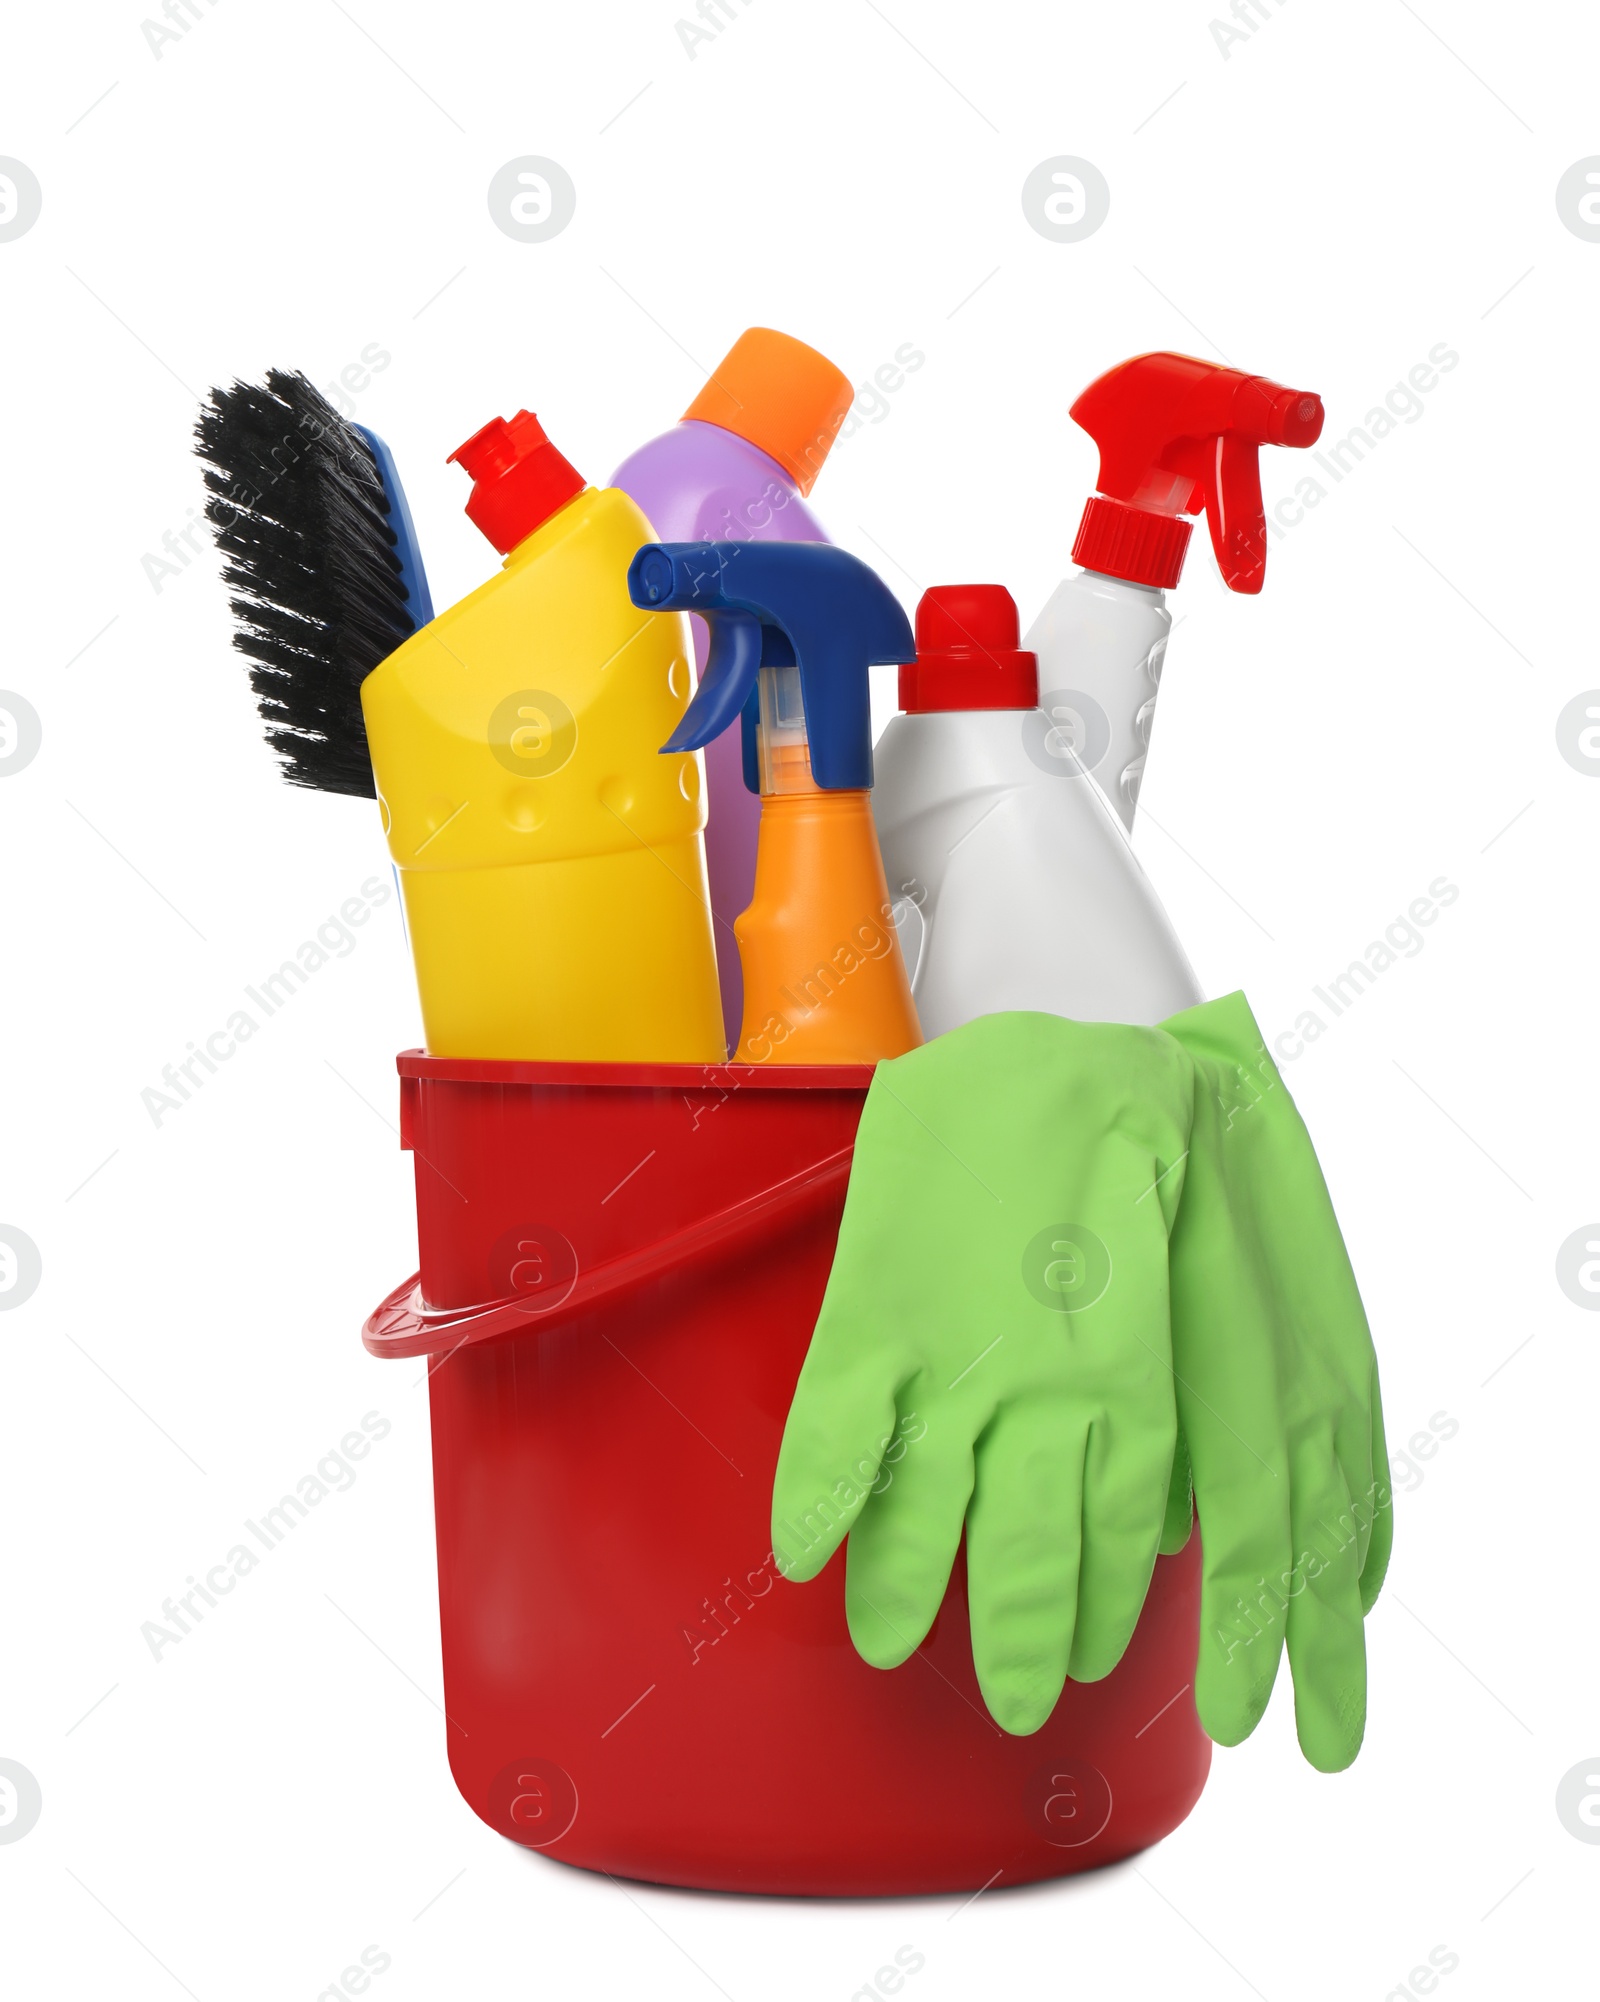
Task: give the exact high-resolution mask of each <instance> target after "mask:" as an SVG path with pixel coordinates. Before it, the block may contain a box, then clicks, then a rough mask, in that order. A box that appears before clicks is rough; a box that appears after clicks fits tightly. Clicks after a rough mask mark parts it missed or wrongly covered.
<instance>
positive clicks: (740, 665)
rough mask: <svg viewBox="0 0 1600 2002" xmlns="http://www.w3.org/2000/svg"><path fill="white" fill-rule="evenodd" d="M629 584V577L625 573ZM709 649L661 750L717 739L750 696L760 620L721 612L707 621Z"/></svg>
mask: <svg viewBox="0 0 1600 2002" xmlns="http://www.w3.org/2000/svg"><path fill="white" fill-rule="evenodd" d="M629 576H630V579H631V576H632V572H631V571H630V572H629ZM707 623H708V624H709V626H710V628H711V650H710V652H709V653H708V654H707V655H706V665H705V672H704V673H703V674H702V675H701V677H700V686H699V688H698V689H697V690H696V691H695V697H694V700H693V701H692V702H691V703H690V704H689V706H688V708H687V709H686V710H685V711H684V712H683V720H682V722H681V723H679V725H678V727H677V729H676V730H674V731H673V733H672V735H671V736H670V737H669V738H668V739H667V741H666V742H665V743H664V744H663V745H662V746H661V748H662V750H663V751H699V750H703V749H704V748H705V746H706V745H707V744H709V743H710V742H711V740H712V738H713V737H720V736H721V735H722V733H723V731H724V730H726V729H727V727H728V725H729V724H730V723H731V722H732V721H733V720H734V718H735V717H736V716H738V715H739V713H740V711H741V710H742V709H743V708H744V706H745V704H746V702H747V701H748V700H749V699H750V697H751V695H753V694H754V693H755V686H756V670H757V668H759V667H760V665H761V621H760V620H759V619H758V618H756V617H755V616H754V614H752V613H749V612H723V613H721V614H719V616H718V617H716V618H714V619H709V620H708V621H707Z"/></svg>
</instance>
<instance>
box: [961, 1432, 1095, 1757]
mask: <svg viewBox="0 0 1600 2002" xmlns="http://www.w3.org/2000/svg"><path fill="white" fill-rule="evenodd" d="M1086 1443H1087V1442H1086V1440H1085V1437H1084V1431H1083V1425H1082V1421H1081V1420H1079V1421H1078V1422H1077V1423H1076V1424H1074V1423H1073V1421H1072V1418H1071V1416H1070V1414H1068V1413H1065V1412H1063V1411H1062V1410H1061V1409H1060V1408H1059V1407H1055V1406H1052V1405H1049V1404H1025V1405H1015V1406H1013V1407H1012V1408H1011V1409H1009V1410H1007V1411H1003V1412H1002V1413H1001V1414H1000V1416H999V1417H998V1418H996V1419H995V1421H994V1423H993V1424H992V1425H990V1427H989V1428H988V1430H987V1431H986V1432H985V1433H984V1435H983V1438H982V1440H981V1442H980V1444H979V1447H978V1454H977V1485H976V1488H975V1490H974V1492H973V1497H972V1505H971V1507H970V1508H969V1509H968V1511H967V1606H968V1610H969V1613H970V1616H971V1621H972V1661H973V1666H974V1667H975V1668H976V1669H977V1672H978V1687H979V1688H980V1689H981V1690H982V1691H983V1700H984V1702H985V1703H986V1704H987V1705H988V1707H989V1714H990V1716H991V1717H993V1719H994V1720H995V1722H996V1723H997V1724H998V1725H1000V1727H1001V1728H1002V1729H1003V1730H1006V1731H1010V1732H1012V1733H1014V1734H1015V1735H1016V1736H1017V1737H1026V1736H1028V1734H1029V1733H1030V1732H1032V1731H1037V1730H1038V1728H1039V1726H1040V1725H1041V1724H1042V1723H1043V1722H1044V1721H1045V1719H1046V1718H1047V1717H1048V1716H1049V1715H1050V1712H1051V1711H1052V1710H1053V1709H1054V1708H1055V1704H1056V1698H1057V1697H1058V1696H1059V1695H1060V1694H1061V1690H1062V1685H1063V1684H1064V1683H1065V1682H1066V1679H1067V1660H1068V1656H1069V1654H1070V1652H1071V1648H1072V1628H1073V1619H1074V1613H1075V1609H1076V1606H1077V1602H1078V1552H1079V1528H1080V1522H1081V1516H1082V1507H1083V1478H1084V1455H1085V1449H1086Z"/></svg>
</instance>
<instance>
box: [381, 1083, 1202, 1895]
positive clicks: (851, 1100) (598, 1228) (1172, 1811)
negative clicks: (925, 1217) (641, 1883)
mask: <svg viewBox="0 0 1600 2002" xmlns="http://www.w3.org/2000/svg"><path fill="white" fill-rule="evenodd" d="M400 1075H401V1080H402V1082H401V1124H402V1144H404V1145H405V1146H407V1147H409V1148H410V1149H411V1150H412V1151H413V1153H414V1154H415V1156H416V1178H417V1219H418V1240H419V1247H420V1253H419V1255H420V1262H421V1272H420V1274H419V1275H418V1277H417V1278H416V1279H413V1280H409V1281H408V1282H407V1283H406V1284H405V1285H404V1286H402V1287H400V1288H399V1289H398V1290H397V1291H396V1292H395V1293H393V1294H392V1295H391V1296H390V1297H389V1299H388V1300H386V1301H385V1302H384V1304H383V1306H382V1307H380V1308H379V1309H378V1311H377V1312H376V1313H375V1314H374V1315H373V1316H372V1318H371V1320H370V1321H369V1322H368V1323H367V1326H366V1329H365V1331H364V1336H365V1340H366V1344H367V1347H368V1348H369V1349H370V1350H371V1351H372V1352H373V1353H374V1354H375V1355H399V1356H415V1355H424V1354H425V1355H427V1356H428V1357H429V1358H430V1363H429V1394H430V1398H431V1402H432V1412H433V1479H434V1501H435V1512H436V1521H437V1529H438V1541H439V1609H440V1627H441V1634H442V1641H443V1652H444V1692H445V1709H446V1712H447V1716H448V1720H449V1721H448V1723H447V1726H446V1738H447V1742H448V1746H449V1757H450V1767H451V1771H452V1772H453V1773H454V1775H455V1779H456V1784H457V1786H458V1787H459V1788H460V1790H461V1793H462V1795H463V1797H464V1798H465V1799H466V1801H467V1803H468V1805H469V1806H470V1807H471V1808H472V1809H473V1811H474V1812H475V1813H477V1814H478V1815H480V1816H481V1817H482V1818H483V1820H485V1821H486V1822H487V1823H488V1824H489V1826H490V1827H491V1828H493V1829H495V1830H496V1831H497V1832H498V1833H499V1834H501V1835H504V1836H508V1837H509V1838H510V1839H511V1840H512V1841H514V1842H520V1843H523V1844H524V1845H526V1846H527V1847H529V1848H532V1849H543V1850H546V1851H548V1853H549V1854H550V1855H552V1856H557V1857H560V1858H561V1859H562V1861H564V1862H568V1863H576V1864H580V1865H582V1866H584V1867H585V1868H587V1869H594V1870H605V1871H608V1872H610V1873H611V1874H613V1875H616V1876H624V1877H637V1878H644V1879H647V1880H650V1881H653V1882H657V1883H665V1884H687V1885H695V1886H700V1887H704V1888H708V1889H717V1890H733V1891H762V1892H779V1893H804V1894H810V1895H815V1896H833V1897H837V1896H851V1895H858V1896H865V1895H881V1894H899V1893H907V1892H925V1891H963V1890H973V1891H975V1890H977V1889H979V1888H980V1887H982V1886H986V1885H989V1884H1002V1885H1003V1884H1015V1883H1025V1882H1028V1881H1030V1880H1033V1879H1036V1878H1041V1877H1054V1876H1061V1875H1065V1874H1066V1873H1068V1872H1071V1871H1075V1870H1083V1869H1088V1868H1092V1867H1093V1866H1095V1865H1097V1864H1101V1863H1108V1862H1111V1861H1113V1860H1114V1859H1115V1858H1117V1857H1121V1856H1126V1855H1129V1854H1130V1853H1132V1852H1133V1851H1135V1850H1138V1849H1142V1848H1144V1847H1146V1846H1147V1845H1148V1844H1149V1843H1151V1842H1154V1841H1156V1840H1158V1839H1159V1838H1160V1837H1161V1836H1163V1835H1165V1834H1166V1833H1167V1832H1168V1831H1169V1830H1171V1829H1173V1828H1175V1827H1176V1826H1177V1824H1178V1823H1179V1822H1180V1821H1182V1820H1183V1818H1184V1816H1185V1815H1186V1814H1187V1813H1188V1812H1189V1810H1190V1808H1191V1807H1192V1806H1193V1805H1194V1803H1195V1801H1196V1800H1197V1799H1198V1797H1199V1794H1200V1789H1201V1787H1202V1786H1203V1785H1204V1784H1205V1777H1206V1771H1207V1768H1208V1766H1209V1764H1210V1758H1211V1747H1210V1743H1209V1741H1208V1740H1207V1739H1206V1737H1205V1735H1204V1734H1203V1732H1202V1731H1201V1729H1200V1725H1199V1720H1198V1718H1197V1717H1196V1714H1195V1708H1194V1699H1193V1695H1192V1692H1191V1688H1190V1685H1191V1682H1192V1680H1193V1675H1194V1662H1195V1650H1196V1645H1197V1639H1198V1618H1199V1547H1198V1540H1197V1539H1191V1541H1190V1544H1189V1547H1188V1549H1187V1550H1185V1551H1184V1552H1183V1553H1182V1555H1180V1556H1178V1557H1175V1558H1163V1559H1161V1560H1160V1561H1159V1562H1158V1563H1157V1566H1156V1572H1155V1577H1154V1579H1153V1581H1152V1583H1151V1587H1150V1594H1149V1598H1148V1600H1147V1602H1146V1605H1145V1609H1144V1615H1143V1617H1142V1618H1141V1620H1140V1622H1139V1627H1138V1631H1137V1632H1136V1634H1135V1635H1134V1638H1133V1642H1132V1645H1131V1646H1130V1647H1129V1649H1128V1652H1127V1655H1126V1656H1125V1658H1124V1659H1123V1661H1122V1663H1121V1664H1120V1666H1119V1667H1118V1668H1117V1670H1116V1672H1115V1673H1114V1674H1112V1675H1110V1676H1108V1677H1107V1678H1106V1679H1105V1680H1104V1681H1103V1682H1098V1683H1090V1684H1079V1683H1072V1682H1069V1683H1068V1684H1067V1687H1066V1690H1065V1692H1064V1694H1063V1695H1062V1697H1061V1700H1060V1702H1059V1703H1058V1704H1057V1705H1056V1707H1055V1710H1054V1711H1053V1713H1052V1714H1051V1716H1050V1718H1049V1720H1048V1722H1047V1723H1046V1724H1045V1725H1044V1726H1043V1728H1042V1729H1041V1730H1039V1731H1037V1732H1036V1733H1035V1734H1034V1735H1033V1736H1032V1737H1030V1738H1012V1737H1008V1736H1006V1735H1005V1733H1003V1732H1002V1731H1001V1730H999V1728H998V1727H997V1726H996V1725H995V1724H994V1723H993V1722H992V1721H991V1719H990V1717H989V1715H988V1712H987V1711H986V1710H985V1709H984V1706H983V1699H982V1697H981V1696H980V1694H979V1692H978V1686H977V1680H976V1677H975V1675H974V1673H973V1667H972V1650H971V1646H970V1642H969V1639H968V1631H967V1611H966V1591H965V1576H964V1572H963V1570H962V1567H961V1566H960V1565H959V1564H958V1565H957V1568H956V1573H955V1576H954V1577H953V1578H952V1580H951V1583H950V1590H949V1592H948V1594H947V1595H946V1598H945V1603H944V1606H943V1608H942V1609H941V1611H940V1613H939V1617H938V1619H937V1620H936V1621H935V1622H934V1625H933V1629H932V1631H931V1633H930V1634H929V1635H928V1637H927V1639H926V1640H925V1641H924V1642H923V1644H922V1646H921V1647H920V1648H918V1649H917V1651H916V1653H915V1654H914V1655H913V1656H912V1657H911V1659H910V1660H909V1661H907V1662H905V1663H904V1664H903V1665H902V1666H901V1667H899V1668H897V1669H894V1670H891V1671H889V1672H888V1673H885V1672H883V1671H881V1670H878V1669H873V1668H869V1667H868V1666H867V1665H866V1664H865V1663H864V1662H863V1661H862V1660H861V1659H860V1657H859V1656H858V1655H857V1654H856V1652H855V1650H854V1649H853V1647H852V1646H851V1644H850V1637H849V1633H848V1631H847V1629H846V1626H845V1616H844V1592H843V1576H844V1569H843V1558H842V1555H841V1556H840V1557H838V1558H836V1559H835V1560H834V1562H833V1563H832V1564H831V1565H830V1566H829V1567H828V1569H827V1570H826V1571H825V1572H824V1573H823V1575H822V1576H821V1577H820V1578H818V1579H816V1580H815V1581H814V1582H813V1583H811V1584H808V1585H792V1584H789V1583H787V1582H786V1581H784V1580H783V1579H780V1578H779V1577H778V1576H777V1572H776V1568H775V1565H774V1562H773V1556H772V1543H771V1529H770V1520H769V1518H770V1504H771V1495H772V1476H773V1469H774V1467H775V1466H776V1464H777V1457H778V1444H779V1441H780V1439H781V1437H782V1434H783V1425H784V1420H785V1418H786V1416H787V1414H788V1409H789V1401H790V1398H791V1397H792V1395H793V1392H794V1386H795V1380H796V1377H797V1376H798V1374H799V1370H800V1365H801V1362H802V1361H803V1359H804V1357H805V1352H806V1346H807V1344H808V1342H809V1341H810V1338H811V1330H812V1327H813V1325H814V1323H815V1320H816V1316H817V1309H818V1306H819V1305H820V1303H821V1299H822V1292H823V1287H824V1285H825V1284H826V1281H827V1277H828V1269H829V1266H830V1264H831V1262H832V1258H833V1250H834V1243H835V1240H836V1237H837V1234H838V1228H839V1218H840V1214H841V1211H842V1209H843V1204H844V1192H845V1184H846V1181H847V1178H848V1174H849V1164H850V1153H851V1147H852V1144H853V1141H854V1136H855V1128H856V1122H857V1120H858V1119H859V1117H860V1114H861V1106H862V1102H863V1100H864V1098H865V1096H866V1089H867V1085H868V1083H869V1081H870V1079H871V1070H870V1067H867V1066H848V1067H840V1068H836V1069H820V1068H815V1069H814V1068H802V1067H798V1066H796V1067H791V1068H777V1067H773V1068H765V1069H757V1070H747V1069H740V1068H735V1067H732V1066H725V1067H717V1068H703V1067H697V1066H690V1065H660V1066H640V1065H596V1064H498V1063H467V1062H447V1061H444V1060H438V1059H434V1058H430V1057H426V1056H423V1055H421V1054H420V1053H410V1054H407V1055H405V1056H403V1057H401V1059H400Z"/></svg>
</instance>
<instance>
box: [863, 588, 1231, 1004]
mask: <svg viewBox="0 0 1600 2002" xmlns="http://www.w3.org/2000/svg"><path fill="white" fill-rule="evenodd" d="M900 708H901V710H902V712H903V713H902V714H901V715H898V716H896V717H894V718H893V719H892V721H891V722H890V723H889V725H888V727H887V728H886V729H885V731H884V733H883V735H882V737H881V738H880V739H879V740H878V747H877V751H876V753H875V764H876V770H877V785H876V786H875V788H874V790H873V795H872V805H873V813H874V816H875V818H876V821H877V827H878V839H879V841H880V842H881V844H882V849H883V859H884V866H885V868H886V871H887V874H888V882H889V888H890V894H891V895H892V896H893V897H895V898H896V899H897V900H902V901H900V902H899V904H898V909H899V910H900V912H901V913H902V923H901V936H902V937H903V938H904V939H905V941H906V947H907V952H908V955H909V956H910V957H912V958H913V960H914V972H913V980H912V992H913V994H914V996H915V998H916V1004H917V1014H918V1017H919V1019H920V1020H921V1023H922V1027H923V1030H924V1032H925V1033H926V1034H927V1035H929V1036H938V1035H942V1034H943V1033H944V1032H945V1031H946V1030H947V1029H954V1028H957V1027H959V1026H960V1024H961V1023H963V1022H966V1021H969V1020H971V1018H972V1017H973V1016H975V1015H987V1014H993V1013H997V1012H999V1011H1000V1010H1002V1009H1012V1008H1026V1009H1038V1010H1041V1011H1043V1012H1044V1013H1047V1014H1053V1015H1068V1016H1071V1017H1073V1018H1074V1019H1076V1020H1079V1021H1091V1022H1093V1021H1104V1022H1141V1023H1153V1022H1159V1021H1161V1020H1162V1019H1163V1018H1164V1017H1166V1016H1168V1015H1171V1014H1175V1013H1176V1012H1177V1011H1178V1010H1179V1009H1180V1008H1187V1007H1189V1006H1191V1005H1192V1004H1193V1003H1194V1002H1196V1001H1199V1000H1200V999H1202V996H1201V993H1200V988H1199V985H1198V983H1197V982H1196V980H1195V976H1194V973H1193V971H1192V970H1191V968H1190V966H1189V962H1188V960H1187V959H1186V958H1185V957H1184V954H1183V948H1182V947H1181V946H1180V945H1179V943H1178V940H1177V937H1176V935H1175V934H1174V932H1173V929H1172V926H1171V924H1170V923H1169V922H1168V919H1167V915H1166V913H1165V911H1163V909H1162V908H1161V905H1160V903H1159V902H1158V900H1157V898H1156V894H1155V892H1154V890H1153V889H1152V888H1151V887H1150V883H1149V880H1148V879H1147V877H1146V876H1145V873H1144V871H1143V869H1141V868H1140V866H1139V863H1138V861H1137V859H1136V858H1135V856H1134V853H1133V849H1132V848H1131V847H1130V846H1129V843H1128V837H1127V835H1126V833H1125V832H1124V831H1123V828H1122V824H1121V822H1120V821H1119V820H1118V819H1117V817H1116V815H1115V814H1114V813H1113V812H1112V811H1111V808H1110V806H1109V805H1108V803H1107V801H1106V799H1105V797H1104V795H1103V794H1102V793H1101V792H1100V790H1099V788H1098V787H1097V786H1096V785H1095V784H1094V783H1093V781H1092V780H1091V779H1090V778H1089V776H1088V775H1087V773H1086V772H1085V770H1084V768H1083V766H1082V765H1081V764H1080V763H1079V761H1078V760H1077V758H1075V757H1074V756H1073V754H1072V751H1071V749H1070V747H1068V746H1067V745H1066V744H1065V743H1064V742H1063V740H1062V739H1061V737H1060V734H1059V732H1058V729H1057V726H1056V725H1055V723H1054V722H1053V720H1052V718H1051V717H1050V716H1049V715H1048V714H1047V713H1046V712H1045V711H1044V710H1042V709H1041V708H1039V707H1038V670H1037V664H1036V662H1035V660H1034V656H1033V655H1032V653H1029V652H1025V651H1023V650H1022V649H1021V648H1019V647H1018V644H1017V607H1016V603H1015V601H1014V600H1013V598H1012V596H1011V593H1010V592H1009V591H1008V590H1006V588H1005V587H1004V585H1001V584H947V585H941V586H937V587H935V588H934V589H932V590H930V591H926V592H924V594H923V597H922V601H921V603H920V604H919V605H918V606H917V646H916V658H915V660H910V661H908V662H907V663H905V664H904V665H902V667H901V669H900Z"/></svg>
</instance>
